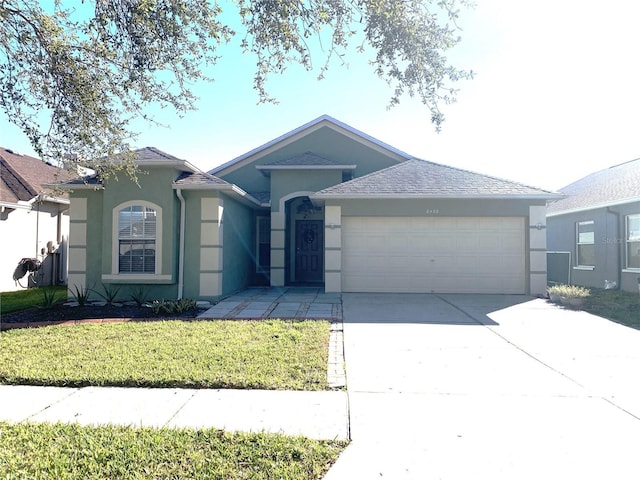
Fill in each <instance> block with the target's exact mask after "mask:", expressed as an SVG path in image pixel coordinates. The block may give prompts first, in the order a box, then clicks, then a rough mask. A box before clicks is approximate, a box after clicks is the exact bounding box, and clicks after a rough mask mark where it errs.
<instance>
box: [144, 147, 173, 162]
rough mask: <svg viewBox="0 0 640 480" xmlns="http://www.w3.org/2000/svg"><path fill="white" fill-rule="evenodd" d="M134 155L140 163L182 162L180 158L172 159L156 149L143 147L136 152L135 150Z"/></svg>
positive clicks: (171, 156)
mask: <svg viewBox="0 0 640 480" xmlns="http://www.w3.org/2000/svg"><path fill="white" fill-rule="evenodd" d="M135 155H136V159H137V160H142V161H158V160H160V161H162V160H170V161H172V162H175V161H182V159H181V158H178V157H174V156H173V155H170V154H168V153H166V152H163V151H162V150H159V149H157V148H156V147H144V148H140V149H138V150H135Z"/></svg>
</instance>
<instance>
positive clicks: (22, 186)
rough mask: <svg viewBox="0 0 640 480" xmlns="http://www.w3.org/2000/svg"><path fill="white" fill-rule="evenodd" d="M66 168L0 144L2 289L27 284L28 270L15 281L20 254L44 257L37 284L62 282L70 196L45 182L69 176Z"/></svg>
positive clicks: (0, 286) (41, 259)
mask: <svg viewBox="0 0 640 480" xmlns="http://www.w3.org/2000/svg"><path fill="white" fill-rule="evenodd" d="M70 178H71V176H70V175H69V174H68V172H66V171H64V170H61V169H59V168H57V167H55V166H52V165H50V164H48V163H45V162H43V161H42V160H40V159H37V158H33V157H29V156H27V155H20V154H18V153H15V152H13V151H12V150H9V149H6V148H0V238H1V239H2V240H1V244H2V262H1V264H0V292H6V291H12V290H19V289H21V288H23V287H25V288H26V287H27V283H28V274H27V275H25V276H24V277H23V278H22V279H21V280H19V282H20V283H17V282H16V281H14V279H13V276H14V272H15V271H16V267H17V266H18V264H19V263H20V261H21V260H22V259H23V258H31V259H36V260H38V261H39V262H42V266H41V268H40V270H38V271H37V274H36V275H35V276H34V279H35V280H37V282H38V284H39V285H52V284H53V285H56V284H64V283H66V261H67V255H66V239H67V238H68V235H69V199H68V198H67V196H66V195H58V196H52V195H51V190H50V189H47V188H45V187H44V186H43V185H45V184H51V183H58V182H60V181H63V180H68V179H70Z"/></svg>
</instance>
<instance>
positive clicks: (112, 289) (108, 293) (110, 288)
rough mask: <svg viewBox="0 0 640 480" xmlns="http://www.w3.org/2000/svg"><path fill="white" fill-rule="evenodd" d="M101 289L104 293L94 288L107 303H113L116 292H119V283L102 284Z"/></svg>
mask: <svg viewBox="0 0 640 480" xmlns="http://www.w3.org/2000/svg"><path fill="white" fill-rule="evenodd" d="M102 290H104V293H102V292H99V291H97V290H94V292H96V293H97V294H98V295H99V296H100V297H102V298H103V299H104V301H105V302H107V303H108V304H109V305H111V304H113V302H115V301H116V297H117V296H118V293H120V286H119V285H102Z"/></svg>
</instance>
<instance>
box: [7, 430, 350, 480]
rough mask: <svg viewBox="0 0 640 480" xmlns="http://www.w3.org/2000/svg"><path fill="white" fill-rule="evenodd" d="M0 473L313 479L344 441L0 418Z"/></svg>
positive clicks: (61, 478) (86, 478) (61, 479)
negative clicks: (47, 422)
mask: <svg viewBox="0 0 640 480" xmlns="http://www.w3.org/2000/svg"><path fill="white" fill-rule="evenodd" d="M0 439H1V441H0V478H2V479H22V478H25V479H26V478H34V479H35V478H42V479H44V478H51V479H56V480H66V479H78V480H80V479H82V480H92V479H105V478H108V479H161V478H162V479H182V478H184V479H187V478H189V479H191V478H193V479H200V480H206V479H220V480H223V479H224V480H234V479H243V480H244V479H265V480H266V479H269V480H270V479H291V480H299V479H321V478H322V477H323V475H324V474H325V473H326V471H327V470H328V469H329V467H330V466H331V464H333V463H334V462H335V460H336V459H337V457H338V455H339V454H340V452H341V451H342V450H343V449H344V447H345V446H346V442H340V441H318V440H309V439H306V438H302V437H287V436H284V435H278V434H244V433H227V432H222V431H220V430H212V429H208V430H174V429H152V428H134V427H120V426H104V427H85V426H80V425H61V424H55V425H51V424H15V425H14V424H7V423H2V422H0Z"/></svg>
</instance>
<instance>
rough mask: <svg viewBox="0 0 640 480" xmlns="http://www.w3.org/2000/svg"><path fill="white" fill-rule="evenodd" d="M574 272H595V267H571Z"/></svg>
mask: <svg viewBox="0 0 640 480" xmlns="http://www.w3.org/2000/svg"><path fill="white" fill-rule="evenodd" d="M573 269H574V270H587V271H591V270H595V269H596V267H588V266H582V265H579V266H577V267H573Z"/></svg>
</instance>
